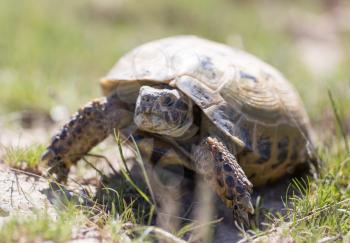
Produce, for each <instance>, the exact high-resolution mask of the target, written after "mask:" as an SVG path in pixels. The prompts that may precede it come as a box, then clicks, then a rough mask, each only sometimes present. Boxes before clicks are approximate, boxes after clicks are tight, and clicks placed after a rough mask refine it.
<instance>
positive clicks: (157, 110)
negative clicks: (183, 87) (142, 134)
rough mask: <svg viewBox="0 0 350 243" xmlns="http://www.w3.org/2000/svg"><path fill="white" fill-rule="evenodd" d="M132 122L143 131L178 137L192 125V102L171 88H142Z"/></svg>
mask: <svg viewBox="0 0 350 243" xmlns="http://www.w3.org/2000/svg"><path fill="white" fill-rule="evenodd" d="M134 122H135V123H136V125H137V126H138V128H140V129H141V130H144V131H148V132H152V133H158V134H162V135H168V136H171V137H180V136H182V135H183V134H184V133H185V132H186V131H187V130H188V129H189V128H190V127H191V125H192V123H193V113H192V101H191V99H190V98H188V97H187V96H185V95H184V94H183V93H181V92H180V91H178V90H176V89H172V88H171V87H166V88H154V87H150V86H142V87H141V88H140V92H139V96H138V98H137V101H136V107H135V113H134Z"/></svg>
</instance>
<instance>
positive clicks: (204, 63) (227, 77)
mask: <svg viewBox="0 0 350 243" xmlns="http://www.w3.org/2000/svg"><path fill="white" fill-rule="evenodd" d="M144 83H147V84H148V85H149V84H152V83H153V84H159V83H164V84H168V85H171V86H173V87H175V88H177V89H179V90H181V91H182V92H184V93H185V94H186V95H187V96H189V97H190V98H191V99H192V100H193V101H194V103H195V104H196V105H197V106H198V107H199V108H200V109H201V110H202V111H203V114H205V119H203V122H202V125H201V133H202V134H205V133H207V134H208V133H209V134H211V135H214V136H218V137H220V138H221V139H222V140H223V141H225V143H226V145H227V146H228V147H229V148H230V150H231V151H232V152H233V153H234V154H235V155H236V157H237V160H238V162H239V164H240V165H241V166H242V168H243V170H244V171H245V173H246V175H247V177H248V178H249V179H250V180H251V181H252V182H253V184H254V185H256V186H259V185H264V184H266V183H267V182H271V181H274V180H276V179H278V178H280V177H282V176H283V175H284V174H286V173H288V172H292V171H293V170H294V169H295V168H296V167H297V166H298V165H300V164H301V163H305V162H306V161H307V159H308V156H309V155H308V149H307V145H308V144H312V143H313V131H312V128H311V126H310V123H309V118H308V116H307V113H306V112H305V109H304V106H303V104H302V102H301V100H300V97H299V95H298V93H297V92H296V90H295V88H294V87H293V86H292V85H291V84H290V83H289V82H288V81H287V80H286V79H285V78H284V77H283V75H282V74H281V73H279V72H278V71H277V70H276V69H275V68H273V67H272V66H270V65H268V64H266V63H264V62H262V61H261V60H259V59H258V58H256V57H254V56H253V55H251V54H248V53H246V52H244V51H241V50H238V49H234V48H232V47H229V46H226V45H223V44H219V43H216V42H213V41H209V40H205V39H202V38H199V37H195V36H176V37H170V38H165V39H161V40H156V41H152V42H149V43H146V44H144V45H141V46H139V47H137V48H135V49H134V50H132V51H130V52H129V53H128V54H126V55H125V56H124V57H122V58H121V59H120V60H119V61H118V62H117V63H116V64H115V66H114V67H113V68H112V70H111V71H110V72H109V73H108V74H107V75H106V76H105V77H104V78H102V79H101V86H102V89H103V91H104V93H105V94H106V95H107V94H109V93H110V92H112V91H117V92H118V94H119V95H120V97H121V99H124V100H126V101H130V102H134V101H135V100H136V95H137V92H136V93H135V90H138V87H140V86H141V85H143V84H144Z"/></svg>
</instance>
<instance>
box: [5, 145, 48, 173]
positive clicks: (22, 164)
mask: <svg viewBox="0 0 350 243" xmlns="http://www.w3.org/2000/svg"><path fill="white" fill-rule="evenodd" d="M4 150H5V156H4V162H5V164H7V165H8V166H10V167H13V168H16V169H22V170H27V171H35V172H37V173H39V171H38V167H39V164H40V160H39V158H40V157H41V155H42V153H43V152H44V150H45V146H44V145H40V144H34V145H30V146H27V147H21V146H7V147H4Z"/></svg>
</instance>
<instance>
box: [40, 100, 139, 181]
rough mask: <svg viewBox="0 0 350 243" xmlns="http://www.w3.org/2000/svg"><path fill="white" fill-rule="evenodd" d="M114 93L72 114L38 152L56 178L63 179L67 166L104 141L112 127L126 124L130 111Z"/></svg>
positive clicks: (67, 170) (129, 119)
mask: <svg viewBox="0 0 350 243" xmlns="http://www.w3.org/2000/svg"><path fill="white" fill-rule="evenodd" d="M124 107H125V104H123V103H122V102H120V100H119V99H118V98H117V95H110V96H108V97H105V98H100V99H97V100H94V101H92V102H90V103H88V104H86V105H85V106H84V107H82V108H81V109H79V111H78V112H77V113H76V114H75V115H73V116H72V118H71V120H70V121H69V122H68V123H66V124H65V125H64V126H63V128H62V129H61V130H60V131H59V132H58V134H56V135H55V136H54V137H53V138H52V141H51V144H50V145H49V146H48V147H47V150H46V151H45V152H44V154H43V155H42V160H43V161H45V162H47V163H48V165H49V166H50V167H51V168H50V171H49V173H50V174H56V176H57V180H58V181H66V179H67V176H68V172H69V169H70V167H71V165H72V164H75V163H76V162H77V161H78V160H79V159H81V158H82V157H83V156H84V155H85V154H86V153H88V152H89V151H90V149H91V148H93V147H94V146H96V145H97V144H98V143H99V142H101V141H102V140H104V139H105V138H106V137H107V136H108V135H109V134H110V133H111V132H112V131H113V129H114V128H119V127H123V126H126V125H128V124H129V123H131V122H132V118H133V116H132V115H133V114H132V113H130V112H129V111H128V110H127V109H125V108H124Z"/></svg>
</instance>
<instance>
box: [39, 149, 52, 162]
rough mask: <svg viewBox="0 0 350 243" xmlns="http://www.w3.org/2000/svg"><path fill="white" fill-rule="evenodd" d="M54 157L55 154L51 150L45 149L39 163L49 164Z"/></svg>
mask: <svg viewBox="0 0 350 243" xmlns="http://www.w3.org/2000/svg"><path fill="white" fill-rule="evenodd" d="M54 157H55V152H54V151H53V150H52V149H46V151H45V152H44V153H43V154H42V155H41V159H40V160H41V161H43V162H49V161H51V160H52V159H53V158H54Z"/></svg>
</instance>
